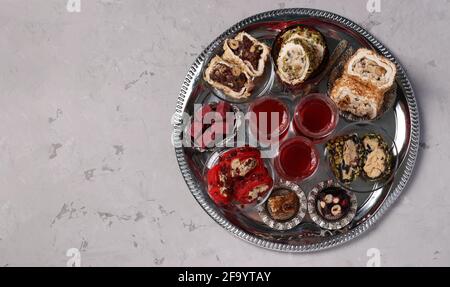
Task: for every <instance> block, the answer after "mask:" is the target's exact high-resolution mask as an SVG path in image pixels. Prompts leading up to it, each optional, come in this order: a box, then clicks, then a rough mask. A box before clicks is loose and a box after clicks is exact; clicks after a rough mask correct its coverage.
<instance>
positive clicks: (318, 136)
mask: <svg viewBox="0 0 450 287" xmlns="http://www.w3.org/2000/svg"><path fill="white" fill-rule="evenodd" d="M338 120H339V111H338V108H337V106H336V104H335V103H334V102H333V101H332V100H331V99H330V98H329V97H328V96H327V95H324V94H310V95H308V96H306V97H304V98H303V99H301V100H300V102H299V103H298V105H297V107H296V108H295V113H294V121H293V125H294V129H295V131H296V133H297V134H298V135H301V136H305V137H307V138H310V139H311V140H313V141H314V142H320V141H322V140H324V139H325V138H326V137H328V136H329V135H330V134H331V133H332V132H333V131H334V130H335V129H336V126H337V124H338Z"/></svg>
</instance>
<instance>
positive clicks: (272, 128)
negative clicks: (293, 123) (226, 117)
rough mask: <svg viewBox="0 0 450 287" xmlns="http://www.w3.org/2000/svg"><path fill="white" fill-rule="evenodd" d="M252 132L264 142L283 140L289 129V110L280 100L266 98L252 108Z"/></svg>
mask: <svg viewBox="0 0 450 287" xmlns="http://www.w3.org/2000/svg"><path fill="white" fill-rule="evenodd" d="M250 112H251V114H250V131H251V133H252V134H253V136H254V137H255V138H256V139H257V140H259V141H263V142H272V141H276V140H277V139H282V138H283V137H284V136H285V135H286V134H287V132H288V128H289V122H290V119H289V110H288V108H287V106H286V105H285V104H284V103H283V102H282V101H280V100H277V99H274V98H268V97H264V98H261V99H259V100H257V101H255V102H254V103H253V104H252V105H251V106H250Z"/></svg>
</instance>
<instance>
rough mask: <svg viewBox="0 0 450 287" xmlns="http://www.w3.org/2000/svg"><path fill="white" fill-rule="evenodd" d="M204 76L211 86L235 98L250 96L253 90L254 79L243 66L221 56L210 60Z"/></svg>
mask: <svg viewBox="0 0 450 287" xmlns="http://www.w3.org/2000/svg"><path fill="white" fill-rule="evenodd" d="M204 78H205V81H207V82H208V83H209V84H210V85H211V86H213V87H214V88H216V89H219V90H221V91H222V92H223V93H224V94H226V95H227V96H229V97H232V98H235V99H242V98H248V97H250V95H251V91H252V90H253V80H252V79H251V77H250V76H249V75H248V74H247V73H246V72H245V71H244V70H243V68H242V67H241V66H239V65H236V64H234V63H230V62H227V61H225V60H224V59H222V58H221V57H219V56H215V57H214V58H213V59H212V60H211V62H209V65H208V68H207V69H206V71H205V75H204Z"/></svg>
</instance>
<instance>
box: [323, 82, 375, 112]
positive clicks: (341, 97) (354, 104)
mask: <svg viewBox="0 0 450 287" xmlns="http://www.w3.org/2000/svg"><path fill="white" fill-rule="evenodd" d="M331 99H332V100H333V101H334V102H335V103H336V105H337V106H338V107H339V109H340V110H341V111H345V112H350V113H352V114H354V115H356V116H358V117H368V118H369V119H374V118H376V117H377V115H378V112H379V111H380V110H381V107H382V106H383V101H384V94H383V93H382V92H381V91H379V90H377V89H376V88H374V87H373V86H370V85H367V84H365V83H363V82H361V81H359V80H357V79H355V78H353V77H349V76H347V75H343V76H342V77H341V78H339V79H338V80H337V81H336V82H335V83H334V86H333V89H332V90H331Z"/></svg>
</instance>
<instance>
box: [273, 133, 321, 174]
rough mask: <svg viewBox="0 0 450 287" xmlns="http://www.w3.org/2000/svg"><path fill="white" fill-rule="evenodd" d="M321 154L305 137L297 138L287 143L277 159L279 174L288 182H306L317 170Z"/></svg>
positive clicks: (283, 145) (276, 164)
mask: <svg viewBox="0 0 450 287" xmlns="http://www.w3.org/2000/svg"><path fill="white" fill-rule="evenodd" d="M318 166H319V153H318V152H317V150H316V149H315V147H314V145H313V143H312V142H311V141H310V140H308V139H307V138H304V137H295V138H292V139H289V140H287V141H285V142H284V143H283V144H282V145H281V146H280V148H279V153H278V156H277V157H276V158H275V168H276V170H277V172H278V174H279V175H280V176H281V177H282V178H284V179H287V180H291V181H299V180H304V179H306V178H308V177H310V176H311V175H313V174H314V172H315V171H316V170H317V167H318Z"/></svg>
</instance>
